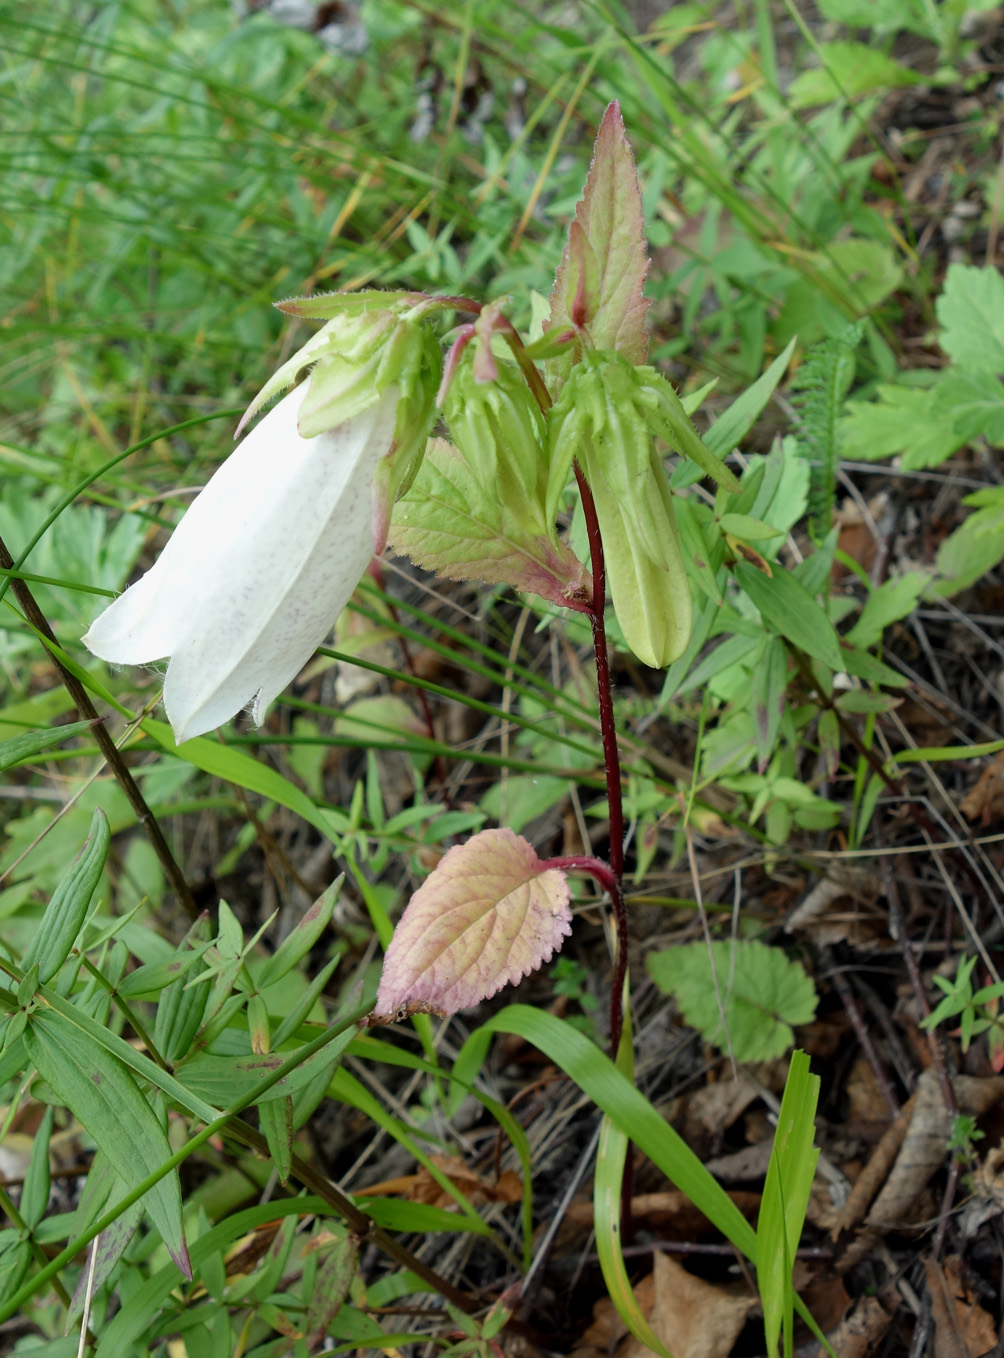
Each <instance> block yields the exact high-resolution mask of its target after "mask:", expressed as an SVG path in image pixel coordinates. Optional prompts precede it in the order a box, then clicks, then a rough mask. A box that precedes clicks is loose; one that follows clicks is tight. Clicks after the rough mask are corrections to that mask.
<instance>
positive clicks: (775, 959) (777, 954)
mask: <svg viewBox="0 0 1004 1358" xmlns="http://www.w3.org/2000/svg"><path fill="white" fill-rule="evenodd" d="M646 962H647V965H648V970H649V974H650V975H651V977H652V979H653V981H655V983H656V985H657V986H658V987H659V989H660V990H664V991H666V993H667V994H670V995H674V996H675V997H676V1001H677V1003H678V1004H679V1006H680V1009H681V1011H682V1013H683V1017H684V1020H685V1021H686V1022H687V1023H688V1024H689V1025H690V1026H691V1027H692V1028H696V1029H697V1030H698V1031H699V1032H700V1034H701V1036H702V1037H703V1038H704V1040H705V1041H706V1042H711V1043H713V1044H714V1045H715V1046H716V1047H719V1048H720V1049H721V1050H722V1051H727V1050H729V1049H731V1051H732V1054H733V1055H734V1056H735V1059H736V1060H737V1061H767V1060H770V1059H771V1058H772V1057H775V1056H783V1055H784V1053H785V1052H786V1051H787V1050H788V1048H789V1047H790V1046H791V1045H792V1043H793V1042H794V1040H795V1035H794V1033H793V1032H792V1025H793V1024H796V1023H809V1022H810V1021H811V1020H812V1017H813V1015H814V1014H815V1012H816V990H815V987H814V986H813V984H812V981H811V979H810V978H809V977H808V976H807V975H806V973H805V970H804V969H803V968H802V967H801V966H800V965H799V963H798V962H792V961H789V959H788V958H787V957H786V956H785V955H784V953H783V952H782V951H781V950H780V948H768V947H767V946H766V944H764V943H760V942H757V941H756V940H751V939H737V940H735V941H734V942H728V943H712V944H711V948H710V951H709V949H708V946H707V945H706V944H705V943H688V944H686V945H684V946H682V947H677V948H667V949H665V950H664V951H662V952H656V953H650V954H649V956H648V958H647V959H646ZM719 996H721V1001H722V1007H723V1009H724V1011H725V1021H726V1024H727V1027H728V1037H727V1038H726V1034H725V1031H724V1029H723V1027H722V1015H721V1012H720V1011H719Z"/></svg>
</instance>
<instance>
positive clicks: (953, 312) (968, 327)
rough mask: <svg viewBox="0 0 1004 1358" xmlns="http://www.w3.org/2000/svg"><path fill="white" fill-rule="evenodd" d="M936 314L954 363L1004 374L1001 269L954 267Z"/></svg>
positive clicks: (961, 265) (1003, 303)
mask: <svg viewBox="0 0 1004 1358" xmlns="http://www.w3.org/2000/svg"><path fill="white" fill-rule="evenodd" d="M935 311H936V312H937V315H938V320H939V321H940V323H941V327H942V333H941V335H940V336H939V342H940V344H941V347H942V349H944V351H945V353H946V354H948V355H949V357H950V358H951V359H952V361H953V362H954V363H957V364H958V365H959V367H960V368H968V369H970V370H971V371H975V372H983V373H1004V278H1001V275H1000V271H999V270H998V269H994V268H985V269H980V268H976V267H975V266H974V265H971V264H950V265H949V267H948V272H947V274H946V275H945V287H944V290H943V292H942V294H941V296H940V297H939V298H938V300H937V302H936V303H935Z"/></svg>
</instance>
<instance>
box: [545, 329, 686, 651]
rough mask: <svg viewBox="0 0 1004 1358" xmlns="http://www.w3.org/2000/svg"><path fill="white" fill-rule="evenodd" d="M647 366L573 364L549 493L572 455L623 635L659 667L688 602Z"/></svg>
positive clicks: (674, 643) (679, 637)
mask: <svg viewBox="0 0 1004 1358" xmlns="http://www.w3.org/2000/svg"><path fill="white" fill-rule="evenodd" d="M651 371H652V370H650V369H644V368H635V367H632V365H631V364H629V363H628V362H626V360H624V359H623V358H621V357H620V356H619V355H617V354H602V353H595V352H594V353H592V354H587V355H586V356H585V358H584V359H583V361H582V362H581V363H579V364H577V365H576V367H575V368H574V369H573V370H572V373H571V375H570V377H569V379H568V382H567V383H566V385H565V386H564V388H563V389H562V392H561V396H560V398H559V400H558V403H557V405H555V407H554V408H553V410H552V411H551V412H550V416H549V420H548V425H549V430H550V435H551V467H550V477H549V482H548V500H549V503H551V504H553V505H554V506H555V507H556V505H557V500H558V497H559V496H560V494H561V492H562V490H563V489H564V485H565V482H566V481H567V478H568V471H569V468H570V466H571V463H572V460H573V458H574V459H577V460H578V462H579V465H580V467H581V468H582V471H583V474H584V475H585V478H586V480H587V482H588V483H589V487H590V490H591V491H592V494H593V499H594V501H595V504H596V514H597V518H598V520H599V525H600V535H601V537H602V539H603V550H604V557H605V560H606V566H607V577H608V579H609V581H610V593H611V596H612V599H613V606H614V612H615V614H616V616H617V621H618V622H619V623H620V626H621V629H622V631H623V633H624V639H625V640H626V642H627V644H628V645H629V646H630V647H631V650H632V651H634V653H635V655H637V656H638V658H639V659H640V660H642V661H644V662H645V664H647V665H652V666H655V667H661V666H663V665H668V664H670V663H671V662H672V661H673V660H675V659H676V657H677V656H678V655H681V654H682V652H683V651H684V649H685V648H686V645H687V641H688V639H689V636H690V624H691V614H692V604H691V597H690V584H689V581H688V579H687V573H686V568H685V567H684V564H683V558H682V555H681V551H680V534H679V530H678V528H677V525H676V515H675V512H674V509H673V492H672V490H671V488H670V485H669V479H668V478H667V476H666V472H665V469H664V467H663V465H662V462H661V460H660V458H659V457H658V455H657V453H656V451H655V446H654V437H653V430H652V427H651V419H650V415H651V413H652V411H653V409H654V410H655V411H656V418H657V419H659V420H661V419H662V413H661V412H662V406H661V405H660V404H659V403H658V401H657V400H655V401H654V400H653V399H652V398H651V396H650V395H649V394H648V392H647V391H646V387H645V382H646V381H647V379H648V374H649V373H650V372H651ZM667 385H668V384H667ZM693 437H694V439H697V434H696V432H694V435H693ZM698 441H699V440H698ZM709 456H710V454H709Z"/></svg>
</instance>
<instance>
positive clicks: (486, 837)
mask: <svg viewBox="0 0 1004 1358" xmlns="http://www.w3.org/2000/svg"><path fill="white" fill-rule="evenodd" d="M568 900H569V891H568V881H567V879H566V877H565V874H564V873H563V872H561V871H559V870H558V869H557V868H548V867H547V866H546V865H545V864H542V863H541V861H540V859H539V858H538V857H537V855H536V853H535V852H534V850H533V847H532V846H531V845H530V844H529V843H528V842H527V841H526V840H525V839H522V838H521V837H520V836H519V835H516V834H514V833H513V832H512V830H507V829H499V830H482V831H481V832H480V833H479V834H476V835H474V836H472V837H471V838H470V839H468V840H467V841H466V842H465V843H463V844H456V845H454V847H453V848H452V849H450V851H449V852H448V853H447V854H446V855H445V857H444V858H443V859H442V860H441V861H440V862H439V864H438V865H437V866H436V868H435V869H434V871H433V872H432V873H431V874H430V875H429V876H428V877H427V878H426V880H425V881H424V882H423V884H422V885H421V886H420V887H419V889H418V890H417V891H416V892H415V894H414V895H413V896H412V898H411V900H410V901H409V903H408V906H407V909H406V910H405V912H404V914H403V915H402V916H401V919H400V920H399V921H398V924H397V927H396V928H395V930H394V937H393V939H392V940H391V943H390V946H389V947H388V949H387V954H386V956H385V958H384V965H383V974H382V976H381V979H380V990H379V992H378V994H377V1012H378V1013H379V1014H381V1015H385V1016H391V1015H394V1014H396V1013H397V1012H398V1011H399V1010H401V1009H408V1010H409V1012H412V1013H415V1012H422V1013H428V1012H430V1011H432V1012H435V1013H440V1012H445V1013H455V1012H456V1011H457V1010H458V1009H466V1008H470V1007H472V1006H473V1005H476V1004H480V1003H481V1001H482V1000H483V999H485V998H487V997H488V996H489V995H494V994H495V993H496V991H499V990H501V989H502V987H503V986H504V985H511V984H513V983H514V982H516V981H519V980H521V979H522V978H523V977H524V976H526V975H528V974H529V973H530V972H531V971H536V969H537V968H538V967H540V966H542V965H543V964H544V963H545V962H548V961H550V959H551V957H552V956H553V954H554V953H555V952H556V951H557V950H558V949H559V948H560V947H561V944H562V941H563V939H564V938H565V936H566V935H568V934H570V933H571V932H572V916H571V912H570V910H569V908H568Z"/></svg>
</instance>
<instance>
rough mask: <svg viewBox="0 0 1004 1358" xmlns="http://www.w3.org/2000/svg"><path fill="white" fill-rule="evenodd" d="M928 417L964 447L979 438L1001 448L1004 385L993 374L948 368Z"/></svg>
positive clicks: (935, 389) (936, 391) (1003, 441)
mask: <svg viewBox="0 0 1004 1358" xmlns="http://www.w3.org/2000/svg"><path fill="white" fill-rule="evenodd" d="M931 415H932V418H933V419H934V420H936V421H937V423H938V424H939V425H942V426H947V427H948V428H950V429H951V430H952V433H953V436H954V437H957V438H962V439H964V440H965V441H966V442H967V443H971V442H972V440H973V439H975V438H978V437H979V436H980V435H981V434H982V435H983V437H984V438H985V439H986V440H987V442H988V443H990V444H992V445H993V447H995V448H1000V447H1004V385H1002V384H1001V381H1000V379H999V378H998V377H996V376H995V375H994V374H993V373H988V372H978V371H976V372H959V371H957V370H956V369H954V368H949V369H948V371H947V372H945V373H943V374H942V375H941V377H940V378H939V380H938V384H937V386H936V387H935V388H934V395H933V399H932V401H931Z"/></svg>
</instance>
